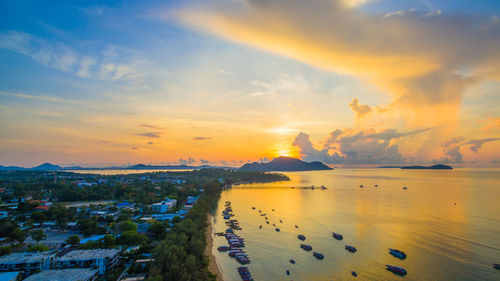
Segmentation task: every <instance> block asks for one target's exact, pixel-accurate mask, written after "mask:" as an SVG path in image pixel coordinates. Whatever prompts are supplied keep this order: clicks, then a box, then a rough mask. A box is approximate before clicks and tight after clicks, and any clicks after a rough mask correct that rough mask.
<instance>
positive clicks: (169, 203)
mask: <svg viewBox="0 0 500 281" xmlns="http://www.w3.org/2000/svg"><path fill="white" fill-rule="evenodd" d="M176 205H177V200H176V199H169V198H165V200H163V201H161V202H160V203H155V204H153V205H151V210H152V211H153V213H166V212H168V211H170V210H172V209H173V208H174V207H175V206H176Z"/></svg>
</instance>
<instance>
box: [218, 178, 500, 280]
mask: <svg viewBox="0 0 500 281" xmlns="http://www.w3.org/2000/svg"><path fill="white" fill-rule="evenodd" d="M287 175H288V176H289V177H290V178H291V181H290V182H278V183H268V184H263V183H255V184H245V185H243V186H238V187H235V188H233V190H230V191H226V192H223V194H222V195H221V200H220V202H219V208H218V210H217V211H216V223H215V225H214V227H215V230H216V231H223V230H224V229H225V226H224V223H223V220H222V218H221V217H220V211H221V210H222V209H221V208H222V206H223V204H224V201H226V200H228V201H231V202H232V204H233V209H234V211H235V214H236V217H235V218H236V219H238V220H240V224H241V226H242V227H243V230H242V231H237V232H238V233H239V234H240V235H241V236H243V237H244V238H245V239H246V241H247V247H246V251H247V252H248V254H249V255H250V258H251V259H252V263H251V264H250V265H249V267H250V269H251V271H252V273H253V276H254V278H255V280H296V281H297V280H345V279H350V278H352V276H351V275H350V271H351V270H355V271H356V272H358V274H359V276H358V278H357V280H401V277H399V276H395V275H393V274H392V273H390V272H387V271H385V270H384V266H385V264H393V265H399V266H403V267H405V268H406V269H407V270H408V275H407V276H405V277H404V279H406V280H495V278H497V277H499V275H498V274H499V273H498V272H496V271H495V270H494V269H492V268H491V263H493V262H500V260H498V257H500V221H499V220H498V217H497V216H498V214H500V206H499V205H500V204H498V203H497V198H498V197H499V195H500V190H499V188H498V184H499V183H500V173H499V171H496V170H493V171H482V170H467V171H465V170H464V171H462V170H459V169H456V170H453V171H412V170H399V169H338V170H334V171H316V172H297V173H287ZM360 184H363V185H364V186H365V187H364V188H360V187H359V185H360ZM375 184H378V186H379V187H374V185H375ZM311 185H314V186H316V187H319V186H321V185H325V186H326V187H327V188H328V189H327V190H321V189H318V188H316V189H314V190H312V189H310V188H306V187H310V186H311ZM292 186H293V187H295V188H293V189H292V188H291V187H292ZM403 186H407V187H408V189H407V190H403V189H402V187H403ZM252 206H255V207H256V208H257V210H252V209H251V207H252ZM259 209H260V210H262V212H263V213H266V215H267V216H268V219H269V222H270V225H266V224H265V220H264V218H263V217H261V216H259V215H258V210H259ZM271 209H275V211H274V212H273V211H272V210H271ZM495 214H496V215H495ZM280 219H282V220H283V223H282V224H281V223H279V220H280ZM272 223H275V224H276V225H277V227H279V228H280V229H281V231H280V232H275V231H274V228H273V227H272ZM295 224H297V225H299V227H300V228H299V229H298V230H297V229H296V228H295V227H294V225H295ZM260 225H263V229H262V230H259V226H260ZM332 231H335V232H339V233H341V234H343V235H344V240H343V241H336V240H334V239H333V238H332V237H331V232H332ZM297 234H304V235H306V237H307V240H306V242H307V243H308V244H311V245H312V246H313V249H314V250H317V251H320V252H322V253H323V254H324V255H325V259H324V260H322V261H317V260H316V259H314V258H313V257H312V256H311V253H306V252H305V251H303V250H301V249H300V248H299V247H298V246H299V242H300V241H298V240H297V238H296V235H297ZM215 244H216V245H215V246H216V247H217V246H219V245H224V244H225V239H223V238H216V242H215ZM346 244H349V245H354V246H356V247H357V248H358V252H357V253H355V254H351V253H348V252H347V251H345V250H344V246H345V245H346ZM387 248H398V249H401V250H403V251H405V252H406V253H407V254H408V258H407V259H406V260H403V261H401V260H398V259H395V258H394V257H392V256H390V255H389V254H388V253H387V251H388V250H387ZM214 253H215V255H216V259H217V262H218V264H219V265H220V266H221V268H222V270H223V271H224V276H225V278H226V279H227V280H240V279H239V277H238V275H237V273H236V271H235V270H236V267H237V266H238V264H237V263H236V262H235V261H234V260H233V259H231V258H229V257H228V256H227V255H226V254H225V253H219V252H217V251H216V250H214ZM292 257H293V258H294V259H296V260H297V264H296V265H293V266H292V265H290V264H289V263H288V260H289V259H290V258H292ZM287 269H289V270H290V271H291V273H292V274H291V275H290V276H286V275H285V274H284V272H285V270H287ZM497 280H498V279H497Z"/></svg>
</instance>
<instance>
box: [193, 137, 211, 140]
mask: <svg viewBox="0 0 500 281" xmlns="http://www.w3.org/2000/svg"><path fill="white" fill-rule="evenodd" d="M211 139H212V138H211V137H194V138H193V140H196V141H204V140H211Z"/></svg>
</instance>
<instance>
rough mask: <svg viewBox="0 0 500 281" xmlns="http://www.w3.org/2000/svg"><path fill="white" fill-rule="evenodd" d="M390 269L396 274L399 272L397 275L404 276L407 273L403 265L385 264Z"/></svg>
mask: <svg viewBox="0 0 500 281" xmlns="http://www.w3.org/2000/svg"><path fill="white" fill-rule="evenodd" d="M385 267H386V268H385V269H387V270H388V271H390V272H392V273H394V274H397V275H401V276H404V275H406V273H407V272H406V269H404V268H402V267H399V266H393V265H386V266H385Z"/></svg>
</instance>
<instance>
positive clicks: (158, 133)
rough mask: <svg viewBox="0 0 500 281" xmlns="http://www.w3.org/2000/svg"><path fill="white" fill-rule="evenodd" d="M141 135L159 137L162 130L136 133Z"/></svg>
mask: <svg viewBox="0 0 500 281" xmlns="http://www.w3.org/2000/svg"><path fill="white" fill-rule="evenodd" d="M134 135H136V136H139V137H146V138H159V137H161V133H160V132H147V133H139V134H134Z"/></svg>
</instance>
